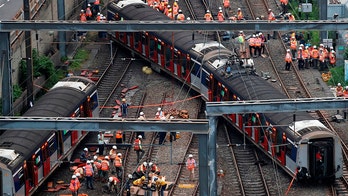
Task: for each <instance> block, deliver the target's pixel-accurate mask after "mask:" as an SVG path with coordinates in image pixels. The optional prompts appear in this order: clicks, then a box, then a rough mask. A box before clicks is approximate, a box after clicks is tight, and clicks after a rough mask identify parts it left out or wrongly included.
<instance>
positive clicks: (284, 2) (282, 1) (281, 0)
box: [280, 0, 288, 5]
mask: <svg viewBox="0 0 348 196" xmlns="http://www.w3.org/2000/svg"><path fill="white" fill-rule="evenodd" d="M280 3H282V4H284V5H288V0H280Z"/></svg>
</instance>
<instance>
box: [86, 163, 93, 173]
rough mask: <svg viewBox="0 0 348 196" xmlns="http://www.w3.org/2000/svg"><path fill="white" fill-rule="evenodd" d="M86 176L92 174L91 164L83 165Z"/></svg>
mask: <svg viewBox="0 0 348 196" xmlns="http://www.w3.org/2000/svg"><path fill="white" fill-rule="evenodd" d="M85 172H86V176H93V168H92V165H86V166H85Z"/></svg>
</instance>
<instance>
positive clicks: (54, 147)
mask: <svg viewBox="0 0 348 196" xmlns="http://www.w3.org/2000/svg"><path fill="white" fill-rule="evenodd" d="M56 133H58V132H56ZM56 133H54V134H52V136H51V137H50V138H48V140H47V152H48V156H49V160H50V163H51V164H50V167H49V170H51V169H52V167H53V166H54V165H55V163H57V160H58V143H57V134H56Z"/></svg>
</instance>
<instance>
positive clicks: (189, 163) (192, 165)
mask: <svg viewBox="0 0 348 196" xmlns="http://www.w3.org/2000/svg"><path fill="white" fill-rule="evenodd" d="M195 162H196V161H195V160H194V159H187V162H186V165H187V169H188V170H193V169H194V168H195Z"/></svg>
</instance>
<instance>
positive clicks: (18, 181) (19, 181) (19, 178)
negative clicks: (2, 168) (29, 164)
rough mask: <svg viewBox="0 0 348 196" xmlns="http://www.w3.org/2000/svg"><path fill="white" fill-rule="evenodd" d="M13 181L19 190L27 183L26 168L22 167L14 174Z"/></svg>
mask: <svg viewBox="0 0 348 196" xmlns="http://www.w3.org/2000/svg"><path fill="white" fill-rule="evenodd" d="M13 181H14V184H15V190H16V191H18V190H19V189H20V188H21V187H22V186H23V185H24V183H25V178H24V170H23V167H21V168H20V169H19V170H17V171H16V172H15V173H14V174H13Z"/></svg>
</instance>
